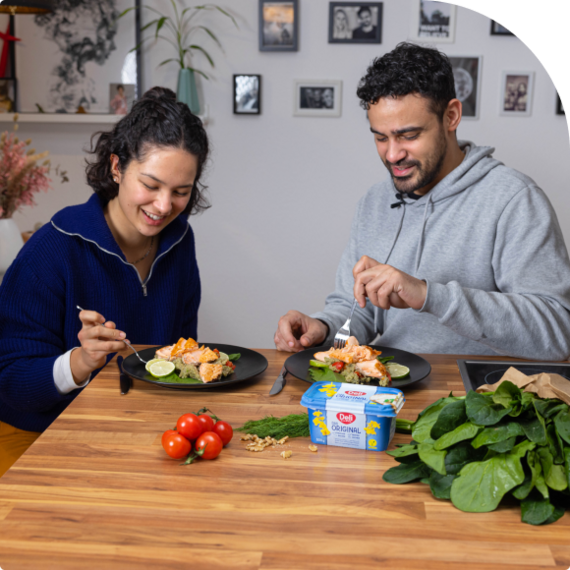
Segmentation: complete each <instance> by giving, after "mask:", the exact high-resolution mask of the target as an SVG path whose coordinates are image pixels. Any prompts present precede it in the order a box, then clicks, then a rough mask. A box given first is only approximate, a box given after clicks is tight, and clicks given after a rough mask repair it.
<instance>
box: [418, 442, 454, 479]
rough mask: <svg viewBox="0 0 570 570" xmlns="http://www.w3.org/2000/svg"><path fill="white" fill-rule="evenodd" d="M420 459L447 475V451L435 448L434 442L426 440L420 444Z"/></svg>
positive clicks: (441, 473)
mask: <svg viewBox="0 0 570 570" xmlns="http://www.w3.org/2000/svg"><path fill="white" fill-rule="evenodd" d="M418 453H419V456H420V459H421V460H422V461H423V462H424V463H425V464H426V465H427V466H428V467H431V468H432V469H434V470H435V471H437V472H438V473H439V474H440V475H447V473H446V471H445V456H446V454H447V451H439V450H437V449H434V446H433V442H427V441H424V442H422V443H420V444H419V445H418Z"/></svg>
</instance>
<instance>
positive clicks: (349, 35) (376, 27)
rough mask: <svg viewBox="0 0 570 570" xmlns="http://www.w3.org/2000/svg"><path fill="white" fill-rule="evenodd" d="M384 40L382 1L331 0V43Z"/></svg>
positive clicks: (368, 42) (377, 42)
mask: <svg viewBox="0 0 570 570" xmlns="http://www.w3.org/2000/svg"><path fill="white" fill-rule="evenodd" d="M381 42H382V2H330V3H329V43H330V44H379V43H381Z"/></svg>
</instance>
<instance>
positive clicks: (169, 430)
mask: <svg viewBox="0 0 570 570" xmlns="http://www.w3.org/2000/svg"><path fill="white" fill-rule="evenodd" d="M175 433H177V432H176V430H175V429H167V430H166V431H165V432H164V433H163V434H162V440H161V441H162V447H164V442H165V441H166V438H167V437H169V436H171V435H173V434H175Z"/></svg>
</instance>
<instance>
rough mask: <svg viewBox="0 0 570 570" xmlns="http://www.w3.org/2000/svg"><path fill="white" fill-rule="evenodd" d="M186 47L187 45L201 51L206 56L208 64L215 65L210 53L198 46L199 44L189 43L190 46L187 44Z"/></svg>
mask: <svg viewBox="0 0 570 570" xmlns="http://www.w3.org/2000/svg"><path fill="white" fill-rule="evenodd" d="M188 47H189V48H190V49H193V50H198V51H201V52H202V53H203V54H204V55H205V56H206V59H207V60H208V61H209V62H210V65H211V66H212V67H215V65H214V60H213V59H212V57H211V56H210V54H209V53H208V52H207V51H206V50H205V49H204V48H203V47H200V46H198V45H195V44H193V45H191V46H188Z"/></svg>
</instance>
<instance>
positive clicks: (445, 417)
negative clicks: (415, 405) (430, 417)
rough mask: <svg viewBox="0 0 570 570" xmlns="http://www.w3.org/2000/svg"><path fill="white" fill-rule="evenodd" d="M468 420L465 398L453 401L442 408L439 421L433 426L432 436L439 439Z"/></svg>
mask: <svg viewBox="0 0 570 570" xmlns="http://www.w3.org/2000/svg"><path fill="white" fill-rule="evenodd" d="M466 421H467V413H466V412H465V400H458V401H457V402H451V403H450V404H448V405H447V406H445V408H443V410H441V413H440V414H439V416H438V418H437V421H436V422H435V424H434V425H433V427H432V428H431V432H430V437H431V438H432V439H439V438H440V437H441V436H442V435H444V434H446V433H448V432H450V431H453V430H454V429H455V428H456V427H459V426H460V425H461V424H464V423H465V422H466Z"/></svg>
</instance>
